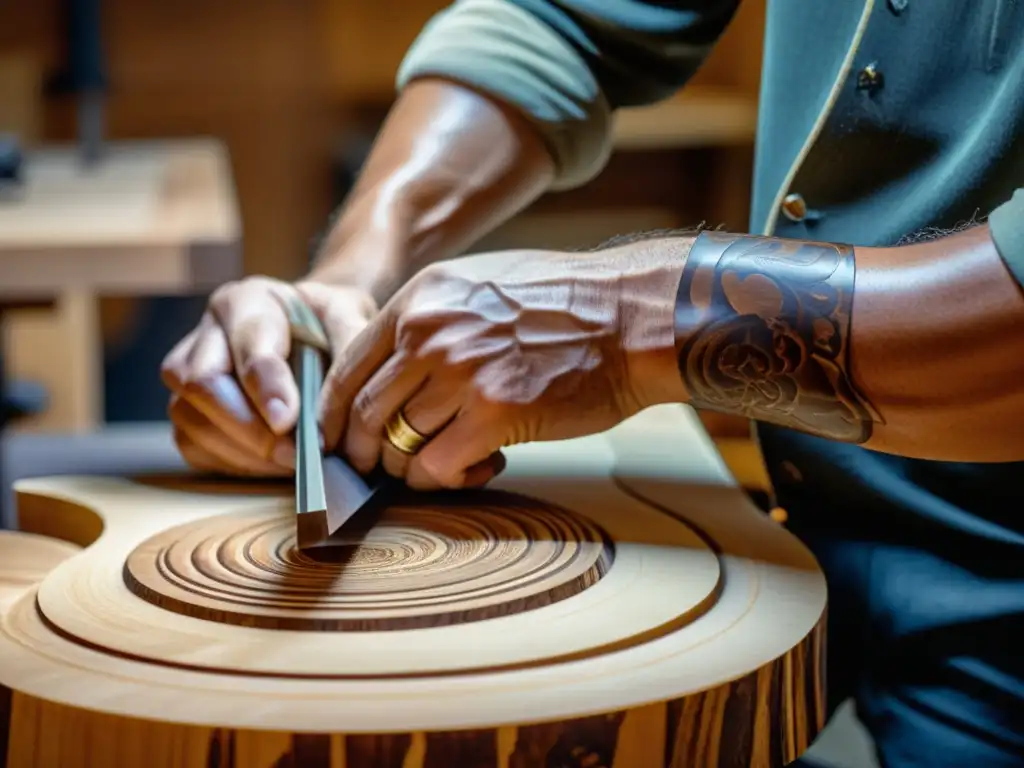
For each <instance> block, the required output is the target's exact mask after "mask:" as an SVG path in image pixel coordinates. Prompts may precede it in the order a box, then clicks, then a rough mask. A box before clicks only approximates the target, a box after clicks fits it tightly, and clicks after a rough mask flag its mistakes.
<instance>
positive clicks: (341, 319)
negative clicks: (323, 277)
mask: <svg viewBox="0 0 1024 768" xmlns="http://www.w3.org/2000/svg"><path fill="white" fill-rule="evenodd" d="M295 289H296V291H298V293H299V295H300V296H301V297H302V298H303V300H304V301H305V302H306V304H307V306H309V308H310V309H311V310H313V313H314V314H315V315H316V316H317V318H319V320H320V323H321V324H322V325H323V327H324V332H325V333H326V334H327V341H328V343H329V344H330V346H331V350H332V351H333V352H334V353H335V354H337V353H339V352H340V351H341V350H343V349H345V348H346V347H348V345H349V344H351V343H352V340H353V339H355V338H356V336H358V335H359V334H360V333H362V331H363V329H364V328H365V327H366V326H367V324H368V323H369V322H370V318H372V317H373V316H374V315H375V314H376V313H377V308H376V305H374V303H373V300H372V299H371V298H370V297H369V296H368V295H367V294H366V293H365V292H363V291H360V290H357V289H354V288H353V289H350V290H347V291H341V290H340V289H338V288H337V287H335V286H325V285H322V284H318V283H299V284H298V285H296V286H295Z"/></svg>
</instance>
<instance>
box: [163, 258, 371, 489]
mask: <svg viewBox="0 0 1024 768" xmlns="http://www.w3.org/2000/svg"><path fill="white" fill-rule="evenodd" d="M289 293H291V294H293V295H294V294H296V293H297V294H298V296H299V298H300V299H301V300H302V301H304V302H305V303H306V304H307V305H308V306H309V307H310V309H312V310H313V312H314V313H315V314H316V315H317V317H318V318H319V319H320V322H321V323H322V324H323V326H324V330H325V331H326V333H327V338H328V341H329V342H330V345H331V349H332V350H334V351H335V352H336V351H338V350H340V349H344V348H345V346H346V345H348V343H349V342H350V341H351V340H352V339H353V338H355V336H356V335H358V334H359V332H360V331H361V330H362V329H363V328H364V327H365V326H366V324H367V323H368V322H369V320H370V318H371V317H373V316H374V314H376V312H377V307H376V304H375V303H374V301H373V299H372V298H371V297H370V295H369V294H368V293H367V292H365V291H364V290H362V289H360V288H357V287H354V286H352V285H337V284H330V283H326V282H314V281H306V282H301V283H297V284H294V285H292V284H289V283H285V282H281V281H279V280H274V279H271V278H267V277H249V278H246V279H244V280H240V281H238V282H234V283H228V284H226V285H224V286H222V287H221V288H219V289H217V291H215V292H214V294H213V295H212V296H211V298H210V301H209V304H208V306H207V309H206V312H205V313H204V315H203V317H202V319H201V320H200V322H199V325H198V326H197V327H196V328H195V329H194V330H193V331H192V332H191V333H189V334H188V335H187V336H186V337H185V338H184V339H182V340H181V341H180V342H179V343H178V344H177V346H175V347H174V349H172V350H171V352H170V353H169V354H168V355H167V357H166V358H165V359H164V362H163V365H162V367H161V376H162V378H163V381H164V383H165V384H166V385H167V387H168V388H169V389H170V390H171V402H170V407H169V409H168V412H169V416H170V419H171V423H172V425H173V427H174V440H175V443H176V444H177V446H178V450H179V451H180V452H181V455H182V457H183V458H184V459H185V461H187V462H188V463H189V464H190V465H192V466H193V467H194V468H196V469H198V470H200V471H205V472H214V473H217V474H228V475H241V476H287V475H290V474H292V472H294V467H295V444H294V440H293V438H292V432H293V430H294V428H295V423H296V420H297V419H298V413H299V393H298V387H297V385H296V383H295V378H294V376H293V374H292V370H291V366H290V365H289V359H288V356H289V353H290V350H291V331H290V327H289V324H288V318H287V316H286V314H285V310H284V302H283V298H284V297H285V296H287V295H288V294H289Z"/></svg>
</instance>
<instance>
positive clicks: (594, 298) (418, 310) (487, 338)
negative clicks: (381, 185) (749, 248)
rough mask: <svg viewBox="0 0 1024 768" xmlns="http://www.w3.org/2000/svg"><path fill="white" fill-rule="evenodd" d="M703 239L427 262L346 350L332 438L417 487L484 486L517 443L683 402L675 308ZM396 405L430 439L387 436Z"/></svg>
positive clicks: (330, 378)
mask: <svg viewBox="0 0 1024 768" xmlns="http://www.w3.org/2000/svg"><path fill="white" fill-rule="evenodd" d="M691 243H692V240H691V239H690V238H673V239H672V240H662V241H658V242H657V243H653V242H640V243H635V244H632V245H627V246H621V247H618V248H613V249H608V250H604V251H598V252H592V253H560V252H550V251H516V252H499V253H488V254H481V255H477V256H470V257H466V258H461V259H455V260H452V261H447V262H439V263H437V264H433V265H431V266H429V267H427V268H426V269H424V270H423V271H422V272H420V273H419V274H417V275H416V276H415V277H413V279H412V280H410V281H409V282H408V283H407V284H406V285H405V286H404V287H403V288H402V289H401V290H400V291H399V292H398V293H397V294H396V295H395V296H394V297H393V298H392V300H391V301H390V302H389V303H388V304H387V305H386V306H385V307H384V309H383V310H382V311H381V313H380V314H379V315H377V316H376V317H375V318H374V319H373V320H372V321H371V322H370V324H369V326H367V328H366V329H365V330H364V331H363V332H362V333H361V334H360V335H359V336H358V337H357V338H356V339H355V340H354V341H353V342H352V344H351V345H350V346H348V347H347V348H346V349H345V350H344V351H343V352H342V353H341V354H340V355H339V356H338V357H337V358H336V359H335V362H334V364H333V366H332V367H331V370H330V371H329V372H328V375H327V379H326V382H325V385H324V391H323V396H322V402H321V423H322V429H323V433H324V438H325V443H326V447H327V448H328V449H333V448H337V449H338V450H340V452H342V453H344V454H345V455H347V457H348V459H349V461H350V462H351V463H352V464H353V466H354V467H355V468H356V469H357V470H359V471H360V472H363V473H366V472H369V471H370V470H372V469H373V468H374V467H375V466H376V465H377V464H378V462H380V463H381V464H382V465H383V467H384V469H385V470H386V471H387V472H388V473H389V474H391V475H393V476H395V477H401V478H404V479H405V481H406V483H407V484H408V485H409V486H411V487H413V488H418V489H433V488H459V487H469V486H479V485H483V484H485V483H486V482H488V481H489V480H490V479H491V478H493V477H494V475H496V474H497V473H498V472H500V471H501V469H502V468H503V466H504V460H503V458H502V456H501V453H500V449H501V448H502V447H504V446H508V445H512V444H515V443H524V442H530V441H541V440H560V439H566V438H571V437H579V436H583V435H587V434H593V433H596V432H601V431H604V430H606V429H609V428H611V427H612V426H614V425H615V424H617V423H619V422H620V421H622V420H624V419H626V418H628V417H629V416H632V415H633V414H635V413H637V412H638V411H640V410H642V409H644V408H646V407H648V406H650V405H654V404H656V403H661V402H673V401H675V402H684V401H685V400H686V392H685V389H684V387H683V384H682V380H681V377H680V375H679V371H678V367H677V363H676V354H675V339H674V329H673V317H674V304H675V298H676V289H677V286H678V284H679V278H680V275H681V273H682V269H683V265H684V263H685V258H686V254H687V253H688V251H689V247H690V244H691ZM396 413H401V414H402V415H403V416H404V418H405V419H406V421H407V422H408V424H409V425H410V426H411V427H412V428H413V429H415V430H416V431H417V432H418V433H419V434H420V435H422V436H423V437H425V438H426V443H425V445H423V446H422V447H421V448H420V450H419V451H418V452H417V453H415V455H410V454H407V453H403V452H401V451H399V450H397V449H396V448H395V447H394V446H393V445H392V444H391V443H390V442H389V441H388V439H387V437H386V436H385V432H384V430H385V425H386V424H387V423H388V421H389V420H391V419H392V417H393V416H394V415H395V414H396Z"/></svg>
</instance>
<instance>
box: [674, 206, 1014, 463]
mask: <svg viewBox="0 0 1024 768" xmlns="http://www.w3.org/2000/svg"><path fill="white" fill-rule="evenodd" d="M676 316H677V321H676V332H677V351H678V357H679V370H680V372H681V373H682V376H683V381H684V384H685V385H686V388H687V390H688V397H689V398H690V402H692V403H693V404H694V405H696V406H698V407H704V408H708V409H710V410H717V411H722V412H727V413H734V414H738V415H743V416H747V417H749V418H754V419H758V420H762V421H766V422H771V423H775V424H780V425H782V426H788V427H793V428H795V429H801V430H804V431H808V432H812V433H815V434H819V435H821V436H823V437H828V438H831V439H835V440H842V441H846V442H854V443H861V444H863V445H865V446H866V447H868V448H872V449H875V450H879V451H884V452H888V453H896V454H900V455H904V456H913V457H918V458H926V459H935V460H946V461H1014V460H1021V459H1024V386H1022V382H1024V294H1022V292H1021V288H1020V285H1019V283H1018V282H1017V281H1016V280H1015V279H1014V276H1013V274H1012V273H1011V272H1010V271H1009V270H1008V269H1007V266H1006V263H1005V262H1004V260H1003V259H1002V258H1000V254H999V252H998V251H997V249H996V246H995V244H994V242H993V240H992V237H991V234H990V231H989V227H988V226H987V225H985V226H978V227H974V228H972V229H970V230H967V231H965V232H961V233H958V234H955V235H950V236H947V237H944V238H940V239H937V240H934V241H931V242H926V243H920V244H915V245H910V246H902V247H893V248H856V249H854V248H851V247H849V246H843V245H835V244H827V243H802V242H799V241H788V240H780V239H775V238H754V237H743V236H733V235H722V234H718V233H714V234H708V233H706V234H705V235H702V236H701V238H700V239H698V241H697V242H696V243H695V245H694V247H693V249H692V250H691V252H690V255H689V257H688V260H687V265H686V268H685V270H684V273H683V280H682V283H681V285H680V291H679V294H678V298H677V312H676Z"/></svg>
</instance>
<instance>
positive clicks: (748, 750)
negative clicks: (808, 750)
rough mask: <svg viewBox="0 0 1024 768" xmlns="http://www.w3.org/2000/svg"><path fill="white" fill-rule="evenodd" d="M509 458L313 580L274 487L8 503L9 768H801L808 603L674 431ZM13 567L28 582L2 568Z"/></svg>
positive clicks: (812, 709)
mask: <svg viewBox="0 0 1024 768" xmlns="http://www.w3.org/2000/svg"><path fill="white" fill-rule="evenodd" d="M508 453H509V466H508V469H507V471H506V473H505V474H504V475H502V477H501V479H500V480H499V481H498V482H496V483H495V486H494V488H493V489H492V490H493V491H495V492H499V493H497V494H496V495H494V496H493V497H491V499H490V500H489V501H488V500H487V499H486V498H482V497H475V498H474V497H472V496H470V495H466V496H460V497H459V498H460V499H461V501H452V500H450V499H443V498H440V497H435V498H432V499H419V500H409V499H405V500H402V501H401V502H400V503H398V504H397V505H396V506H394V507H392V508H390V509H389V510H387V511H385V512H384V513H383V515H382V516H381V517H379V518H376V519H373V518H371V519H370V520H369V522H367V523H366V524H365V527H363V528H359V527H356V528H352V529H349V531H348V533H347V534H346V535H347V536H348V537H349V539H348V541H349V544H350V546H348V547H343V548H341V549H339V550H338V551H337V552H336V553H335V554H336V555H338V556H337V557H334V558H325V559H318V560H313V559H312V555H302V554H298V553H297V552H296V551H295V550H294V547H293V538H294V506H293V503H294V502H293V499H292V495H291V489H290V488H288V487H287V484H286V485H285V486H277V487H276V490H275V489H271V488H270V487H269V486H259V487H257V486H252V485H249V486H240V485H234V484H227V485H224V484H219V485H218V484H211V483H209V482H200V481H198V480H193V481H189V480H187V479H183V478H177V479H174V478H169V479H164V480H156V479H150V480H149V481H143V480H141V479H140V480H135V481H130V480H119V479H113V478H52V479H41V480H29V481H23V482H21V483H19V484H18V486H17V492H18V499H19V516H20V525H21V528H22V530H23V531H25V533H22V534H4V535H2V536H0V585H3V586H0V612H2V617H0V736H3V737H5V738H6V741H7V743H8V754H7V765H8V767H9V768H14V767H15V766H16V767H17V768H21V767H22V766H38V767H40V768H48V767H49V766H61V768H64V767H65V766H67V767H68V768H77V767H78V766H83V767H84V766H87V765H88V766H92V765H100V764H102V765H105V766H112V768H128V767H129V766H135V765H142V764H145V765H154V766H175V767H177V768H192V766H197V767H198V766H208V765H222V766H238V768H242V767H243V766H245V768H275V767H276V766H283V765H309V766H345V768H377V767H378V766H381V767H387V768H390V767H391V766H394V767H395V768H440V767H441V766H446V767H447V766H456V765H458V766H473V768H476V767H477V766H494V767H495V768H499V767H500V768H534V767H535V766H563V765H564V766H572V767H573V768H576V767H582V766H588V768H591V767H596V766H606V767H607V768H655V766H672V768H684V767H685V768H705V767H707V768H710V767H711V766H735V767H736V768H739V766H746V767H748V768H749V767H750V766H781V765H784V764H785V763H786V762H788V761H789V760H791V759H792V758H793V757H795V756H796V755H797V754H799V753H800V752H801V751H802V750H803V749H804V748H805V747H806V745H807V744H808V743H809V742H810V740H811V739H813V737H814V735H815V733H816V732H817V730H818V728H820V726H821V721H822V718H823V689H822V685H823V681H822V679H821V677H820V675H821V671H822V662H823V631H824V628H823V619H824V611H825V583H824V578H823V576H822V574H821V572H820V571H819V569H818V568H817V565H816V563H815V562H814V559H813V558H812V556H811V555H810V553H809V552H808V551H807V550H806V549H805V548H804V547H803V546H802V545H801V544H800V543H799V542H798V541H797V540H796V539H795V538H793V537H792V536H791V535H790V534H788V533H787V532H786V531H785V530H784V529H783V528H781V527H780V526H778V525H776V524H775V523H773V522H771V521H770V520H768V519H766V518H765V517H764V516H762V515H760V514H759V513H757V512H756V511H755V510H754V508H753V507H752V505H751V504H750V502H749V501H748V500H747V498H746V496H745V495H744V494H743V493H742V491H740V490H739V489H738V488H737V486H736V484H735V481H734V480H733V479H732V478H731V477H730V476H729V474H728V472H727V470H726V468H725V465H724V463H723V462H722V460H721V458H720V457H719V456H718V454H717V453H716V452H715V451H714V448H713V446H712V444H711V441H710V439H709V438H708V437H707V435H706V433H704V431H703V429H702V428H701V426H700V423H699V420H698V419H697V418H696V416H695V414H694V413H693V412H692V410H690V409H688V408H684V407H678V406H665V407H660V408H655V409H650V410H649V411H646V412H645V413H643V414H641V415H640V416H638V417H637V418H635V419H633V420H631V421H630V422H627V423H626V424H624V425H622V426H620V427H618V428H616V429H615V430H612V431H611V432H609V433H606V434H604V435H597V436H594V437H591V438H586V439H582V440H573V441H565V442H562V443H548V444H532V445H526V446H517V447H515V448H513V449H511V450H509V452H508ZM507 494H512V496H509V495H507ZM531 500H532V501H531ZM353 523H355V521H353ZM33 536H35V537H40V536H46V537H57V538H62V539H64V540H65V542H68V543H54V542H52V541H51V540H50V539H48V538H41V539H40V538H33ZM556 543H557V546H556ZM79 547H81V548H82V549H78V548H79ZM33 549H37V550H38V551H39V558H40V560H39V563H40V565H39V567H38V569H37V572H35V573H32V567H33V566H32V564H33V562H35V561H33V560H31V559H28V562H27V563H26V558H25V557H24V556H22V557H21V558H20V561H14V560H12V559H8V558H7V557H6V553H7V552H8V551H12V552H13V551H15V550H17V551H19V552H22V553H24V552H27V551H31V550H33ZM56 560H62V562H61V563H60V564H59V565H57V566H56V567H54V568H53V569H52V570H49V571H48V572H46V571H47V568H46V567H45V566H46V565H51V564H53V563H54V562H55V561H56ZM8 563H11V565H8ZM126 564H127V568H126V567H125V566H126ZM126 571H127V573H126ZM44 572H46V573H45V576H44ZM563 587H564V588H563ZM556 593H557V594H556ZM345 622H348V623H347V624H345ZM359 622H367V623H366V624H364V625H360V624H359ZM339 623H341V624H343V625H344V626H346V627H347V631H338V626H339ZM5 691H6V694H4V692H5ZM5 695H6V704H4V696H5ZM2 715H6V718H5V717H2ZM5 729H6V730H5ZM0 741H2V739H0Z"/></svg>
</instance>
